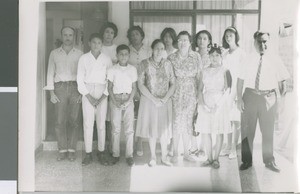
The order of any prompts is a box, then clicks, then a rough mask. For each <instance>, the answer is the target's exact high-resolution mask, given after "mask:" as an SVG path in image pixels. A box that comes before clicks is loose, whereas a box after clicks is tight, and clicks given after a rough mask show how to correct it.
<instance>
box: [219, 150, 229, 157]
mask: <svg viewBox="0 0 300 194" xmlns="http://www.w3.org/2000/svg"><path fill="white" fill-rule="evenodd" d="M229 154H230V150H227V149H225V150H222V151H221V153H220V156H228V155H229Z"/></svg>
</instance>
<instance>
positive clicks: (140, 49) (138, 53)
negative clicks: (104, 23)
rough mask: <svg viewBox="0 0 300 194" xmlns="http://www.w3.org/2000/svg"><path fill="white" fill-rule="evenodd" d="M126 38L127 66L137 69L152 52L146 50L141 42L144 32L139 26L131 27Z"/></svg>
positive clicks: (148, 49)
mask: <svg viewBox="0 0 300 194" xmlns="http://www.w3.org/2000/svg"><path fill="white" fill-rule="evenodd" d="M127 38H128V40H129V48H130V58H129V64H131V65H134V66H135V67H137V69H138V65H139V63H140V62H141V61H142V60H144V59H147V58H149V57H150V56H151V54H152V51H151V49H150V48H148V47H147V46H146V45H145V44H144V43H143V40H144V38H145V32H144V31H143V29H142V28H141V27H140V26H132V27H131V28H129V29H128V31H127Z"/></svg>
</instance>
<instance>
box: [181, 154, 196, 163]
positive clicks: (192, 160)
mask: <svg viewBox="0 0 300 194" xmlns="http://www.w3.org/2000/svg"><path fill="white" fill-rule="evenodd" d="M183 159H184V160H186V161H189V162H196V160H195V158H193V157H192V156H191V155H185V156H183Z"/></svg>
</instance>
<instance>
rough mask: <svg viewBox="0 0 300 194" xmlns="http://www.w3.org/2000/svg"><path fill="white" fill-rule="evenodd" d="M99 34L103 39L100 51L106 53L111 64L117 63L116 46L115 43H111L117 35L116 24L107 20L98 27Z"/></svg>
mask: <svg viewBox="0 0 300 194" xmlns="http://www.w3.org/2000/svg"><path fill="white" fill-rule="evenodd" d="M100 35H101V37H102V39H103V46H102V52H103V53H104V54H106V55H108V56H109V57H110V58H111V60H112V62H113V64H116V63H117V56H116V55H117V53H116V48H117V45H115V44H114V43H113V41H114V39H115V38H116V37H117V35H118V28H117V26H116V25H115V24H114V23H112V22H107V23H105V24H103V26H102V27H101V29H100Z"/></svg>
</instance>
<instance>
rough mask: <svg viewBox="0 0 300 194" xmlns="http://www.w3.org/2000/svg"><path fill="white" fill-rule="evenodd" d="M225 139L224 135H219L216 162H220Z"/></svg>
mask: <svg viewBox="0 0 300 194" xmlns="http://www.w3.org/2000/svg"><path fill="white" fill-rule="evenodd" d="M223 139H224V135H223V134H218V135H217V140H216V150H215V155H214V156H215V157H214V160H219V155H220V151H221V149H222V145H223Z"/></svg>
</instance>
